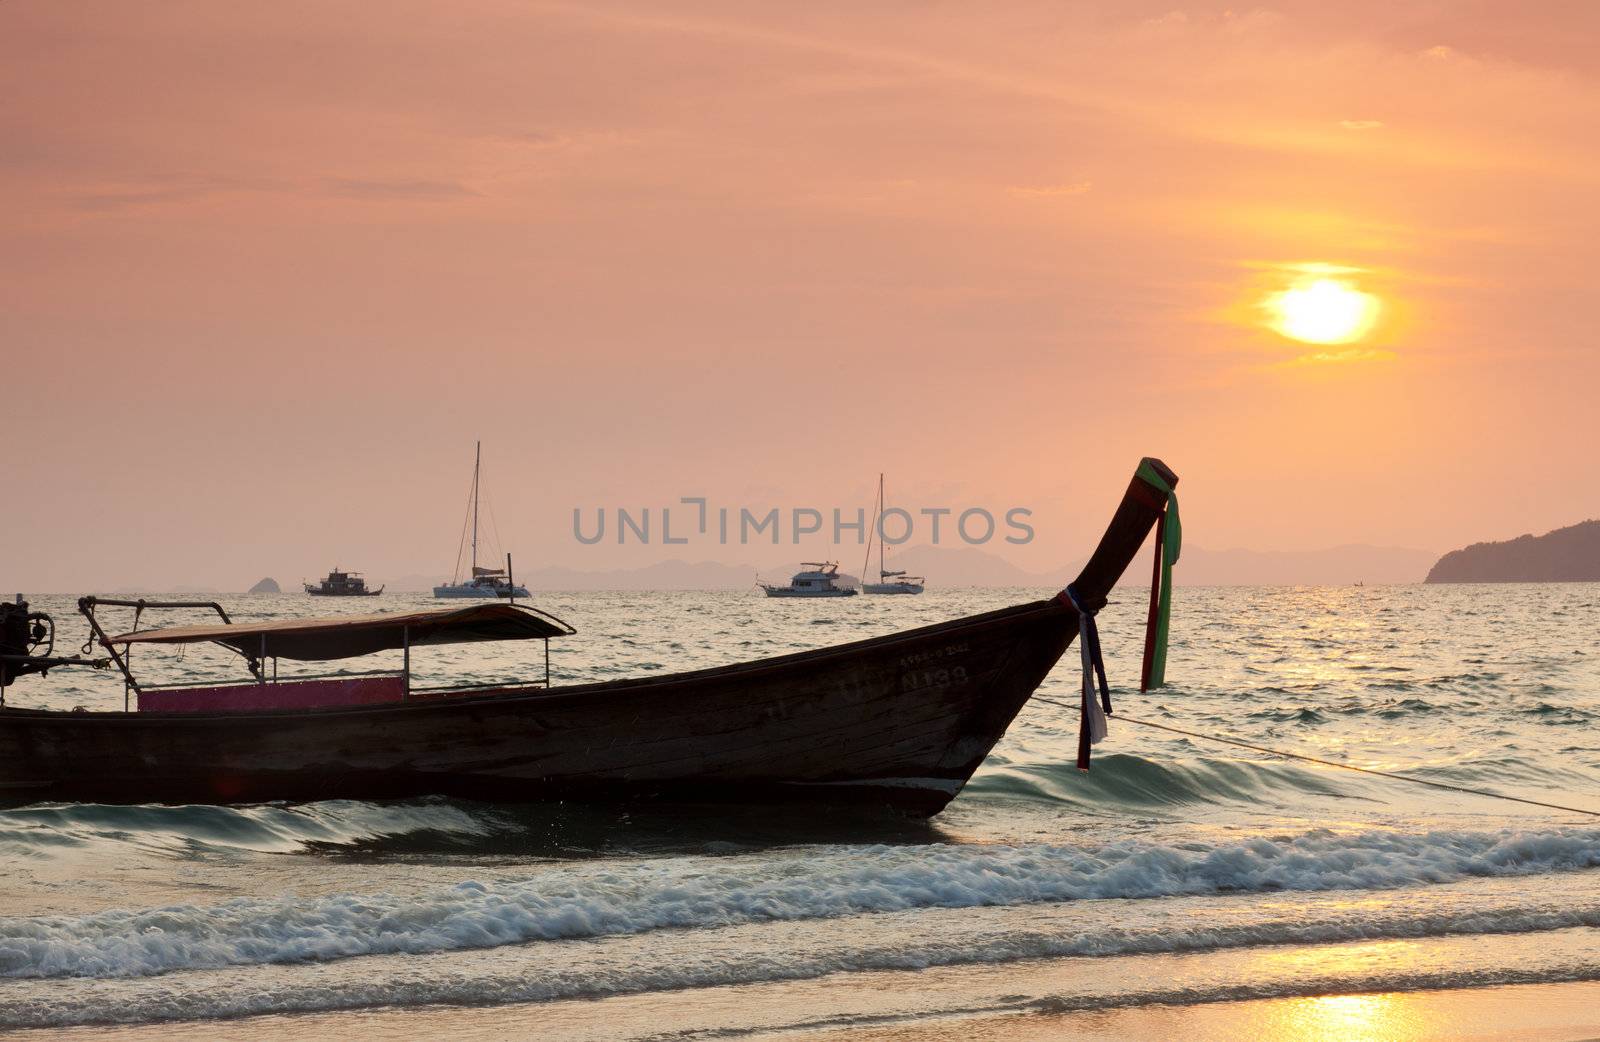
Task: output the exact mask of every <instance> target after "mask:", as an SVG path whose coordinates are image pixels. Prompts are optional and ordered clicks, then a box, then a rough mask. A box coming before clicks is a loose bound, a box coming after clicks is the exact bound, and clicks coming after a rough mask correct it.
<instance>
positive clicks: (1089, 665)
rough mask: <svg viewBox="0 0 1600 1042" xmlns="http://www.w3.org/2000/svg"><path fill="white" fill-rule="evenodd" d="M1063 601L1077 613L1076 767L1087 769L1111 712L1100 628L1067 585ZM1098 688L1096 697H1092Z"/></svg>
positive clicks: (1092, 614)
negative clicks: (1079, 697)
mask: <svg viewBox="0 0 1600 1042" xmlns="http://www.w3.org/2000/svg"><path fill="white" fill-rule="evenodd" d="M1066 593H1067V600H1068V601H1070V602H1071V603H1072V607H1073V610H1074V611H1076V612H1077V613H1078V654H1079V656H1080V657H1081V658H1082V660H1083V712H1082V714H1081V715H1080V717H1079V719H1078V770H1080V771H1087V770H1088V769H1089V747H1090V746H1093V745H1098V744H1099V743H1100V742H1101V740H1103V739H1104V738H1105V736H1106V717H1107V716H1109V715H1111V685H1109V684H1108V683H1106V664H1105V661H1104V660H1103V659H1102V658H1101V657H1100V627H1099V626H1098V625H1096V624H1095V621H1094V612H1091V611H1085V610H1084V608H1083V604H1082V603H1081V602H1080V601H1079V600H1078V592H1077V591H1076V590H1074V589H1073V588H1072V587H1070V586H1068V587H1067V590H1066ZM1097 689H1098V694H1099V697H1098V698H1096V697H1095V696H1096V692H1097Z"/></svg>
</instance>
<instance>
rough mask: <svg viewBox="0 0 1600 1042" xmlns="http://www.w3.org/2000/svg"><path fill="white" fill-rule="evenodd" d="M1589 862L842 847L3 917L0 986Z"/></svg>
mask: <svg viewBox="0 0 1600 1042" xmlns="http://www.w3.org/2000/svg"><path fill="white" fill-rule="evenodd" d="M1597 865H1600V830H1583V829H1568V830H1552V831H1544V832H1514V831H1498V832H1471V831H1434V832H1428V833H1422V834H1407V833H1400V832H1390V831H1367V832H1358V833H1337V832H1333V831H1328V830H1316V831H1312V832H1307V833H1301V834H1297V835H1290V836H1275V837H1266V836H1261V837H1256V838H1251V839H1247V840H1242V841H1238V842H1229V843H1217V842H1192V843H1185V844H1182V845H1164V844H1153V843H1147V842H1140V841H1136V840H1132V839H1129V840H1121V841H1117V842H1113V843H1108V844H1105V845H1100V846H1066V845H1042V844H1040V845H1015V846H981V845H946V846H934V847H926V846H924V847H889V846H854V847H826V848H804V849H797V850H794V851H789V852H778V853H774V852H768V853H766V854H763V855H759V856H755V855H741V856H727V857H679V858H659V859H648V860H637V861H632V862H626V863H620V864H619V863H617V862H611V863H607V864H605V865H588V864H579V865H571V864H568V865H560V866H552V867H551V868H550V869H549V870H547V871H545V872H544V873H542V874H540V875H536V876H533V877H531V878H528V879H523V880H513V881H497V882H493V883H481V882H477V881H466V882H462V883H460V884H458V885H456V886H453V887H449V888H444V889H439V890H435V891H427V892H423V893H410V894H404V895H396V894H387V893H375V894H342V895H332V896H326V895H324V896H308V897H296V896H285V897H281V898H277V899H270V900H267V899H238V900H233V901H227V902H223V903H221V904H216V905H207V906H201V905H174V906H170V907H165V908H157V909H147V910H137V911H129V910H116V911H106V912H99V913H95V914H91V915H83V916H38V917H14V918H6V919H0V976H6V977H13V978H16V977H33V978H41V977H125V976H141V975H150V974H157V973H164V972H169V971H173V970H191V969H206V968H217V967H225V966H238V965H251V964H272V963H293V962H307V961H324V960H336V959H344V958H350V957H354V956H365V955H383V954H400V953H410V954H421V953H428V952H444V951H455V950H462V949H477V948H493V947H497V946H501V945H510V944H519V943H525V942H530V941H542V940H555V939H561V938H588V937H603V936H616V935H627V934H638V933H644V932H648V931H651V930H659V929H667V928H687V929H693V928H709V927H724V926H731V925H737V924H741V923H759V922H775V921H797V920H807V919H826V918H836V917H840V916H849V915H859V914H863V913H882V912H901V911H907V910H915V909H923V908H971V907H979V906H1013V905H1028V904H1037V903H1043V902H1059V901H1072V900H1089V899H1107V898H1124V899H1142V898H1160V897H1171V896H1179V895H1204V894H1223V893H1250V892H1263V891H1316V890H1340V889H1369V890H1381V889H1390V888H1394V887H1401V886H1412V885H1418V884H1435V883H1448V882H1453V881H1457V880H1461V879H1466V878H1471V877H1493V876H1510V875H1533V874H1539V873H1549V872H1559V871H1570V870H1575V869H1583V868H1590V867H1594V866H1597Z"/></svg>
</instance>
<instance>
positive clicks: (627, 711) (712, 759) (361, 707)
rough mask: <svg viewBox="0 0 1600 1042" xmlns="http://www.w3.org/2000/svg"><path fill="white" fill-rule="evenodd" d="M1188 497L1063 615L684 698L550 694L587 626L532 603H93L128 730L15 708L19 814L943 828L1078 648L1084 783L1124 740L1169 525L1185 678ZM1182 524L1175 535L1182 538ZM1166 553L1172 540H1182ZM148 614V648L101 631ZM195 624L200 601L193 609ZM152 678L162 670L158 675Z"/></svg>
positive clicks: (1003, 614)
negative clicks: (298, 612) (199, 656)
mask: <svg viewBox="0 0 1600 1042" xmlns="http://www.w3.org/2000/svg"><path fill="white" fill-rule="evenodd" d="M1176 481H1177V478H1176V477H1175V476H1174V475H1173V474H1172V472H1171V471H1169V470H1168V469H1167V468H1166V467H1165V466H1164V465H1163V464H1161V463H1160V462H1159V461H1156V460H1146V461H1144V462H1143V463H1142V464H1141V465H1140V468H1139V471H1138V473H1137V474H1136V475H1135V477H1134V478H1133V480H1132V481H1131V482H1130V483H1129V485H1128V488H1127V490H1126V492H1125V493H1124V495H1123V498H1122V501H1121V503H1120V505H1119V506H1118V507H1117V510H1116V513H1115V514H1114V516H1113V517H1112V520H1111V524H1110V526H1109V527H1108V528H1107V530H1106V533H1105V535H1104V536H1103V537H1102V539H1101V540H1100V543H1099V546H1098V547H1097V548H1096V549H1095V551H1094V553H1093V555H1092V556H1091V557H1090V558H1089V561H1088V563H1087V564H1086V565H1084V568H1083V571H1082V572H1081V573H1080V574H1079V575H1078V577H1077V579H1076V580H1074V581H1073V583H1072V584H1071V585H1070V586H1068V587H1067V589H1065V590H1063V591H1061V593H1059V594H1057V595H1056V596H1053V597H1049V598H1046V599H1043V600H1037V601H1032V602H1029V603H1025V604H1018V605H1016V606H1013V607H1009V608H1003V609H1000V610H998V611H990V612H985V613H983V614H980V615H974V616H970V617H967V618H961V619H955V620H953V621H949V622H943V623H939V624H936V625H932V626H924V627H921V628H919V629H912V630H907V631H904V632H900V633H894V634H890V635H887V636H882V637H875V638H871V639H867V640H860V641H855V642H853V643H848V644H841V645H838V646H835V647H828V648H821V649H818V650H814V651H805V652H800V653H797V654H789V655H782V656H778V657H776V658H766V659H760V660H757V661H752V662H742V663H737V664H732V665H726V666H720V667H716V668H711V669H701V670H695V671H692V672H685V673H677V674H672V675H665V676H649V677H641V678H636V679H624V680H615V681H608V682H603V683H583V684H569V685H555V686H552V684H551V678H550V670H549V641H550V640H551V639H554V638H559V637H565V636H568V635H571V634H572V633H573V630H572V628H571V627H570V626H567V625H566V624H565V623H563V622H561V621H560V620H559V619H555V618H553V617H552V616H549V615H547V614H545V613H543V612H539V611H535V610H532V609H530V608H527V607H521V606H518V605H515V604H500V603H496V604H482V605H469V606H464V607H461V608H455V609H444V610H434V611H426V612H411V613H394V614H387V615H368V616H356V617H346V618H343V619H339V618H329V619H299V620H290V621H276V622H243V621H241V622H234V621H233V620H231V619H230V618H229V617H228V615H227V612H226V610H225V609H224V608H223V607H222V606H221V605H219V604H210V603H202V602H189V604H188V606H189V607H193V606H195V605H199V606H200V607H204V608H208V609H210V610H213V611H214V612H215V613H216V614H217V615H218V616H219V621H218V622H215V623H213V624H209V625H205V626H164V627H159V628H145V629H140V628H139V627H138V621H139V618H140V613H142V612H145V611H151V610H154V609H155V608H156V607H157V604H156V602H148V601H135V602H113V601H108V600H99V599H96V598H93V597H85V598H82V599H81V600H80V602H79V610H80V611H81V612H82V613H83V614H84V616H85V618H86V619H87V620H88V622H89V626H90V628H91V632H92V634H93V637H92V640H93V642H94V643H96V644H98V645H99V646H100V647H101V648H103V649H105V651H106V652H107V654H108V655H109V656H110V658H111V660H112V662H113V663H114V665H115V666H116V668H117V669H118V670H120V671H121V673H122V676H123V681H124V699H125V700H124V706H123V709H122V710H121V711H81V710H79V711H72V712H63V711H57V710H39V709H24V708H17V707H14V706H5V707H3V708H0V793H3V794H4V796H5V797H6V798H8V799H11V800H19V801H33V800H88V801H100V802H114V803H129V802H151V801H163V802H185V803H189V802H193V803H250V802H260V801H268V800H288V801H300V800H322V799H336V798H349V799H385V798H405V797H415V796H421V795H425V794H440V795H446V796H454V797H461V798H472V799H483V800H504V801H520V800H538V801H544V800H576V801H589V802H595V801H616V800H639V799H657V800H669V801H675V802H705V801H717V802H736V803H745V804H751V803H755V804H767V803H776V802H799V803H807V804H823V805H832V804H848V805H855V806H863V805H864V806H869V807H877V808H883V807H887V808H893V809H895V810H898V811H902V812H906V813H910V814H914V815H931V814H935V813H937V812H938V811H939V810H941V809H942V808H943V807H944V806H945V805H946V804H947V803H948V802H949V801H950V800H951V799H952V798H954V797H955V795H956V794H957V793H959V792H960V791H961V789H962V787H963V786H964V785H965V784H966V782H967V780H968V778H970V777H971V775H972V773H973V771H975V770H976V769H977V768H978V765H979V764H981V763H982V762H983V759H984V757H985V756H987V755H988V753H989V750H990V749H991V748H993V746H994V744H995V742H997V741H998V740H999V739H1000V737H1001V736H1002V735H1003V734H1004V733H1005V731H1006V728H1007V727H1008V726H1009V725H1010V723H1011V721H1012V720H1013V718H1015V717H1016V715H1017V714H1018V713H1019V712H1020V711H1021V710H1022V708H1023V707H1024V706H1025V705H1026V704H1027V702H1028V700H1029V699H1030V698H1031V697H1032V695H1033V693H1034V690H1035V689H1036V688H1037V687H1038V686H1039V684H1040V683H1041V682H1042V681H1043V680H1044V678H1045V676H1046V675H1047V674H1048V673H1049V672H1050V671H1051V669H1052V668H1053V667H1054V666H1055V665H1056V663H1057V661H1058V660H1059V659H1060V658H1061V655H1062V653H1063V652H1064V651H1065V650H1066V649H1067V647H1068V646H1069V645H1071V644H1072V642H1073V641H1074V640H1075V639H1078V640H1079V643H1080V646H1081V647H1082V648H1083V649H1084V651H1083V655H1082V658H1083V665H1084V671H1083V672H1084V677H1085V679H1084V684H1083V691H1084V695H1083V706H1082V713H1083V719H1082V721H1081V727H1082V731H1081V734H1080V745H1079V752H1080V766H1084V767H1087V751H1088V745H1089V744H1090V743H1092V741H1093V740H1094V738H1095V736H1096V734H1097V733H1099V732H1101V731H1103V726H1102V725H1103V718H1102V717H1101V716H1100V714H1101V713H1102V711H1103V706H1102V704H1101V700H1104V699H1108V697H1109V696H1108V695H1107V694H1106V693H1105V691H1104V688H1103V687H1102V688H1101V689H1100V694H1099V699H1096V697H1095V685H1094V682H1093V680H1092V679H1091V678H1092V676H1093V675H1094V674H1096V673H1100V674H1101V675H1103V670H1099V669H1093V668H1091V663H1093V664H1095V665H1097V664H1098V655H1097V652H1098V638H1097V637H1096V636H1095V629H1094V620H1095V614H1096V613H1097V612H1099V611H1100V610H1101V609H1102V608H1103V607H1104V606H1105V605H1106V603H1107V595H1108V594H1109V593H1110V592H1111V589H1112V587H1113V586H1114V585H1115V584H1116V582H1117V580H1118V579H1119V577H1120V576H1121V575H1122V573H1123V572H1124V570H1125V569H1126V568H1127V566H1128V564H1129V562H1130V561H1131V560H1132V559H1133V557H1134V555H1135V554H1136V553H1137V552H1138V549H1139V546H1140V545H1141V543H1142V542H1143V541H1144V539H1145V537H1146V536H1147V535H1148V534H1149V533H1150V530H1151V528H1152V526H1159V527H1158V529H1157V532H1158V535H1157V539H1156V552H1157V564H1156V572H1155V575H1156V577H1157V579H1158V580H1159V582H1158V584H1157V585H1158V586H1159V587H1160V594H1159V596H1156V591H1155V590H1154V589H1153V590H1152V606H1151V611H1150V616H1149V623H1150V624H1149V626H1148V628H1147V642H1146V654H1145V681H1146V682H1147V683H1148V684H1151V685H1159V683H1160V678H1161V670H1162V668H1163V666H1164V645H1163V644H1162V641H1163V640H1164V635H1165V633H1166V623H1165V619H1166V613H1167V611H1168V608H1169V606H1170V588H1171V586H1170V566H1171V562H1172V561H1173V560H1174V559H1175V557H1176V536H1177V534H1178V531H1179V529H1178V527H1177V524H1176V512H1175V511H1176V502H1175V500H1174V498H1173V496H1172V494H1171V493H1172V487H1173V485H1175V484H1176ZM1169 519H1170V522H1171V523H1170V524H1169V523H1168V521H1169ZM1162 532H1165V536H1163V535H1162V534H1161V533H1162ZM119 603H120V604H122V605H131V606H132V607H133V608H134V612H135V616H134V628H133V629H131V630H127V631H125V632H121V633H110V632H108V631H107V630H106V628H105V626H104V624H103V621H102V619H101V616H100V615H99V614H98V612H99V611H100V610H101V609H102V608H105V607H108V606H112V605H115V604H119ZM173 603H177V604H179V605H182V604H183V603H184V602H173ZM504 640H542V641H544V642H545V643H544V650H545V671H544V676H543V677H542V678H538V677H535V678H528V679H526V680H523V681H520V682H517V683H513V684H493V685H484V686H472V685H456V686H453V687H449V688H444V689H437V690H426V689H423V688H420V687H417V686H414V685H413V683H412V676H411V659H412V656H413V653H414V652H415V651H416V649H418V648H426V647H433V646H438V645H446V644H458V643H469V642H476V641H504ZM208 643H209V644H216V645H220V646H222V647H224V648H228V649H231V650H232V651H233V652H235V653H237V654H238V655H239V656H240V657H241V659H242V660H243V663H244V669H245V672H246V674H247V676H245V677H244V678H243V679H242V680H240V681H238V682H234V683H224V684H218V683H212V682H208V683H204V684H193V683H191V684H187V685H177V686H173V685H166V686H162V685H152V684H146V683H142V682H140V681H139V680H138V678H137V677H136V675H135V673H134V670H133V665H132V662H131V660H130V658H129V652H130V650H131V649H134V648H143V649H146V651H145V653H144V654H145V655H148V654H149V653H150V651H149V649H154V648H158V647H169V648H180V649H181V648H182V647H184V646H186V645H194V644H208ZM377 652H387V653H391V654H392V653H394V652H399V653H400V655H401V662H400V665H399V668H398V669H391V670H389V671H387V672H382V671H380V672H378V673H376V674H367V675H358V676H352V675H341V676H334V677H293V678H284V679H279V677H278V665H279V660H289V661H291V662H292V661H309V662H325V661H334V660H340V659H347V658H352V657H356V656H362V655H368V654H373V653H377ZM143 657H144V656H143V655H142V656H141V658H143Z"/></svg>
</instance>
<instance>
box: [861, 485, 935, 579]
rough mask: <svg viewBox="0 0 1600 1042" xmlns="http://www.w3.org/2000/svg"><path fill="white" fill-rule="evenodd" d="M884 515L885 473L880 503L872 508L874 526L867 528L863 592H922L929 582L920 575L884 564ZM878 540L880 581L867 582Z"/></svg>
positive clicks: (862, 577) (862, 569)
mask: <svg viewBox="0 0 1600 1042" xmlns="http://www.w3.org/2000/svg"><path fill="white" fill-rule="evenodd" d="M882 516H883V475H882V474H879V475H878V503H877V505H876V506H875V507H874V508H873V510H872V527H871V528H869V529H868V530H867V559H866V560H865V561H862V562H861V592H862V593H921V592H922V584H923V583H925V582H927V580H926V579H925V578H923V577H922V576H920V575H907V574H906V573H905V572H903V571H901V572H890V571H885V570H884V565H883V533H882V532H879V531H878V519H879V518H880V517H882ZM873 539H877V540H878V581H877V582H875V583H869V582H867V565H868V564H869V563H871V561H872V540H873Z"/></svg>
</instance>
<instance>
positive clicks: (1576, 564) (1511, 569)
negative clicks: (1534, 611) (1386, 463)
mask: <svg viewBox="0 0 1600 1042" xmlns="http://www.w3.org/2000/svg"><path fill="white" fill-rule="evenodd" d="M1427 581H1428V582H1431V583H1551V582H1555V583H1559V582H1600V521H1580V522H1579V523H1577V524H1575V525H1569V526H1568V527H1566V528H1558V529H1556V530H1555V531H1554V532H1546V533H1545V534H1544V535H1541V536H1534V535H1524V536H1518V537H1517V538H1516V539H1510V540H1507V541H1506V542H1503V543H1474V544H1472V545H1471V546H1469V547H1466V548H1464V549H1461V550H1452V551H1450V552H1449V553H1447V554H1445V555H1444V556H1443V557H1441V558H1439V561H1438V563H1437V564H1435V565H1434V566H1433V569H1432V570H1431V571H1429V572H1428V578H1427Z"/></svg>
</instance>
